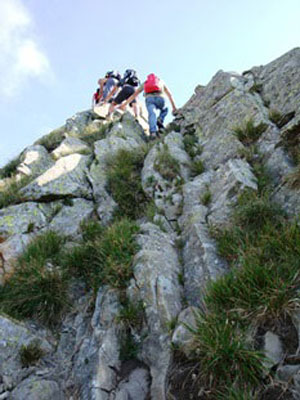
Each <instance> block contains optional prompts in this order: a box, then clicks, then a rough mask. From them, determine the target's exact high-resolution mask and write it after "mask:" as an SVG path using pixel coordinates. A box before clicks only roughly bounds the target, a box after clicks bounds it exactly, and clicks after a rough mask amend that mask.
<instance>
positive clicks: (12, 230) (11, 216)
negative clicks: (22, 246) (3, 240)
mask: <svg viewBox="0 0 300 400" xmlns="http://www.w3.org/2000/svg"><path fill="white" fill-rule="evenodd" d="M30 225H32V227H31V229H30V230H32V229H35V230H38V229H41V228H43V227H45V226H46V225H47V218H46V215H45V213H44V208H43V207H42V206H41V205H39V204H37V203H33V202H28V203H23V204H18V205H15V206H10V207H7V208H3V209H2V210H0V235H1V236H4V237H7V236H11V235H16V234H19V235H20V234H23V233H27V232H28V229H29V228H30Z"/></svg>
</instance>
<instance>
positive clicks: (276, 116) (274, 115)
mask: <svg viewBox="0 0 300 400" xmlns="http://www.w3.org/2000/svg"><path fill="white" fill-rule="evenodd" d="M282 117H283V115H282V113H281V112H280V111H278V110H275V109H271V110H269V120H270V121H272V122H274V124H275V125H280V122H281V120H282Z"/></svg>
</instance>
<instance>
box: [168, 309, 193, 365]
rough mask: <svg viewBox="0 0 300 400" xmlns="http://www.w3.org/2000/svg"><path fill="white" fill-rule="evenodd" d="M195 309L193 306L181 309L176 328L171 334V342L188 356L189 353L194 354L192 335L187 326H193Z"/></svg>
mask: <svg viewBox="0 0 300 400" xmlns="http://www.w3.org/2000/svg"><path fill="white" fill-rule="evenodd" d="M196 311H197V309H196V308H195V307H188V308H185V309H184V310H182V311H181V313H180V314H179V316H178V321H177V324H176V328H175V330H174V332H173V335H172V343H173V344H174V345H175V346H177V347H179V348H180V349H181V350H182V351H183V353H184V354H185V355H186V356H187V357H189V356H190V355H191V353H193V355H194V350H193V347H194V343H195V341H194V336H193V334H192V332H191V331H190V330H189V329H188V328H187V326H190V327H192V328H195V326H196V323H195V322H196V320H195V313H196Z"/></svg>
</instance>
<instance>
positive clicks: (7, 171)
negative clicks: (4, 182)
mask: <svg viewBox="0 0 300 400" xmlns="http://www.w3.org/2000/svg"><path fill="white" fill-rule="evenodd" d="M19 164H20V158H19V157H17V158H15V159H13V160H11V161H9V162H8V163H7V164H6V165H5V166H4V167H2V168H0V179H4V178H11V177H12V176H13V175H15V173H16V172H17V167H18V165H19Z"/></svg>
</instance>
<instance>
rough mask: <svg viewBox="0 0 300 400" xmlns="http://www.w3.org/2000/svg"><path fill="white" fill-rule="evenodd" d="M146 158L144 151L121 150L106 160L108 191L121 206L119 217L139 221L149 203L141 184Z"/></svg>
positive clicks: (118, 212)
mask: <svg viewBox="0 0 300 400" xmlns="http://www.w3.org/2000/svg"><path fill="white" fill-rule="evenodd" d="M144 157H145V153H144V151H143V149H138V150H125V149H121V150H119V151H118V153H117V154H116V155H114V156H112V157H109V158H108V159H107V160H106V163H107V189H108V191H109V192H110V193H111V194H112V196H113V198H114V200H115V201H116V202H117V204H118V206H119V207H118V210H117V215H118V216H127V217H129V218H132V219H137V218H139V217H140V216H141V215H142V214H143V213H144V209H145V206H146V204H147V202H148V198H147V196H146V194H145V192H144V190H143V187H142V182H141V170H142V168H143V163H144Z"/></svg>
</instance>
